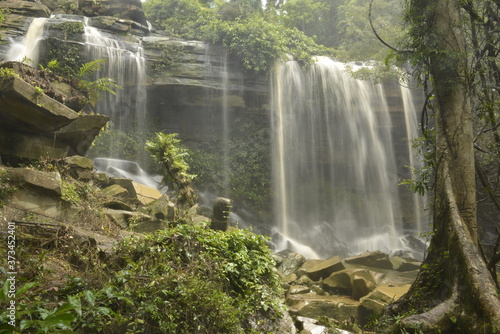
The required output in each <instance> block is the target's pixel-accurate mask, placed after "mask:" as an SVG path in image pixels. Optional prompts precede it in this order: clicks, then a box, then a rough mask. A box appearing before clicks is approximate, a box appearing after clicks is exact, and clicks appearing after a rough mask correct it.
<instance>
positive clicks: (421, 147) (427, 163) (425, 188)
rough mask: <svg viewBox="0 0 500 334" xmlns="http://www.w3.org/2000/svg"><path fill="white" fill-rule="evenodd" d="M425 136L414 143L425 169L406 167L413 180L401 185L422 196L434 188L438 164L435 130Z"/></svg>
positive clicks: (403, 182)
mask: <svg viewBox="0 0 500 334" xmlns="http://www.w3.org/2000/svg"><path fill="white" fill-rule="evenodd" d="M425 134H426V135H425V136H421V137H418V138H416V139H414V140H413V143H412V146H413V148H414V149H415V152H416V153H417V156H418V157H421V159H422V163H423V167H422V168H421V169H416V168H414V167H411V166H406V167H407V168H410V169H411V172H412V178H411V179H405V180H403V181H402V182H401V183H400V185H406V186H409V187H410V189H411V191H413V192H414V193H417V194H419V195H421V196H423V195H425V194H426V193H428V192H429V191H430V190H431V189H432V187H433V180H434V175H435V164H436V154H435V146H434V145H433V143H434V142H435V136H436V134H435V130H434V129H429V130H427V131H426V132H425Z"/></svg>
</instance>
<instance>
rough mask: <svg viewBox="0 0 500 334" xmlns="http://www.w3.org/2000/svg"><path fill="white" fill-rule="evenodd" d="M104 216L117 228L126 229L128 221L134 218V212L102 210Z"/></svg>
mask: <svg viewBox="0 0 500 334" xmlns="http://www.w3.org/2000/svg"><path fill="white" fill-rule="evenodd" d="M104 212H105V213H106V215H107V216H108V217H109V218H110V219H111V220H112V221H113V222H114V223H115V224H116V225H118V226H119V227H121V228H123V229H126V228H128V226H129V219H130V218H132V217H133V216H134V212H132V211H127V210H116V209H104Z"/></svg>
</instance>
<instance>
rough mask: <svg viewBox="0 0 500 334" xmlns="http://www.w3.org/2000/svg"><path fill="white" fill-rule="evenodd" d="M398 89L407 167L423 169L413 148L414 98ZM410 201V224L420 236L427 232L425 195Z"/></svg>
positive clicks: (406, 90) (416, 134) (415, 125)
mask: <svg viewBox="0 0 500 334" xmlns="http://www.w3.org/2000/svg"><path fill="white" fill-rule="evenodd" d="M400 87H401V98H402V100H403V107H404V115H405V124H406V133H407V143H408V159H409V167H412V168H415V169H417V170H420V169H421V168H422V167H423V163H422V161H421V160H420V159H419V158H418V157H417V152H416V150H415V148H414V147H413V140H414V139H416V138H418V137H419V131H418V121H417V112H416V110H415V103H414V98H413V94H412V91H411V90H410V89H409V88H408V87H407V86H405V85H404V84H401V85H400ZM411 178H412V179H413V180H415V175H414V174H413V173H412V175H411ZM412 201H413V210H414V213H413V216H414V221H413V222H412V223H413V224H412V225H413V226H414V232H415V233H416V234H420V233H422V232H425V231H427V230H428V227H427V224H426V223H428V219H427V217H425V216H424V214H423V212H424V211H425V209H426V207H427V195H424V196H421V195H419V194H413V196H412Z"/></svg>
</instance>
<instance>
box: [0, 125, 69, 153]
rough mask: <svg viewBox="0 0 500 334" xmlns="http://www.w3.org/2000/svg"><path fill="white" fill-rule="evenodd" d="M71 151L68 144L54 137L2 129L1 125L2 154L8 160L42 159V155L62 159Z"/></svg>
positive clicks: (0, 143)
mask: <svg viewBox="0 0 500 334" xmlns="http://www.w3.org/2000/svg"><path fill="white" fill-rule="evenodd" d="M0 119H1V116H0ZM2 122H3V120H2ZM0 124H1V123H0ZM69 151H70V147H69V145H68V144H66V143H61V142H59V141H54V139H53V138H52V139H51V138H47V137H44V136H40V135H34V134H26V133H18V132H12V131H9V130H6V129H2V128H1V126H0V155H3V156H4V158H5V161H6V162H7V161H9V160H11V159H13V160H14V161H15V159H16V158H26V159H40V157H47V158H53V159H61V158H64V157H65V156H67V155H68V153H69Z"/></svg>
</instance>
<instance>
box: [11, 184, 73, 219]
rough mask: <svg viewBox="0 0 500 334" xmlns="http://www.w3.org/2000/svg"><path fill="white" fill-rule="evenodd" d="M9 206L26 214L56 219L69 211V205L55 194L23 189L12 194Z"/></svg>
mask: <svg viewBox="0 0 500 334" xmlns="http://www.w3.org/2000/svg"><path fill="white" fill-rule="evenodd" d="M7 205H8V206H11V207H14V208H16V209H18V210H21V211H24V212H30V213H35V214H39V215H42V216H45V217H50V218H56V219H59V218H60V217H62V216H64V215H65V214H66V212H68V209H69V204H68V203H65V202H64V201H62V200H61V198H60V196H59V195H57V194H56V193H54V192H49V193H47V192H46V191H40V192H38V191H33V189H22V188H20V189H18V190H17V191H15V192H14V193H12V195H11V196H10V197H9V200H8V203H7Z"/></svg>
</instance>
